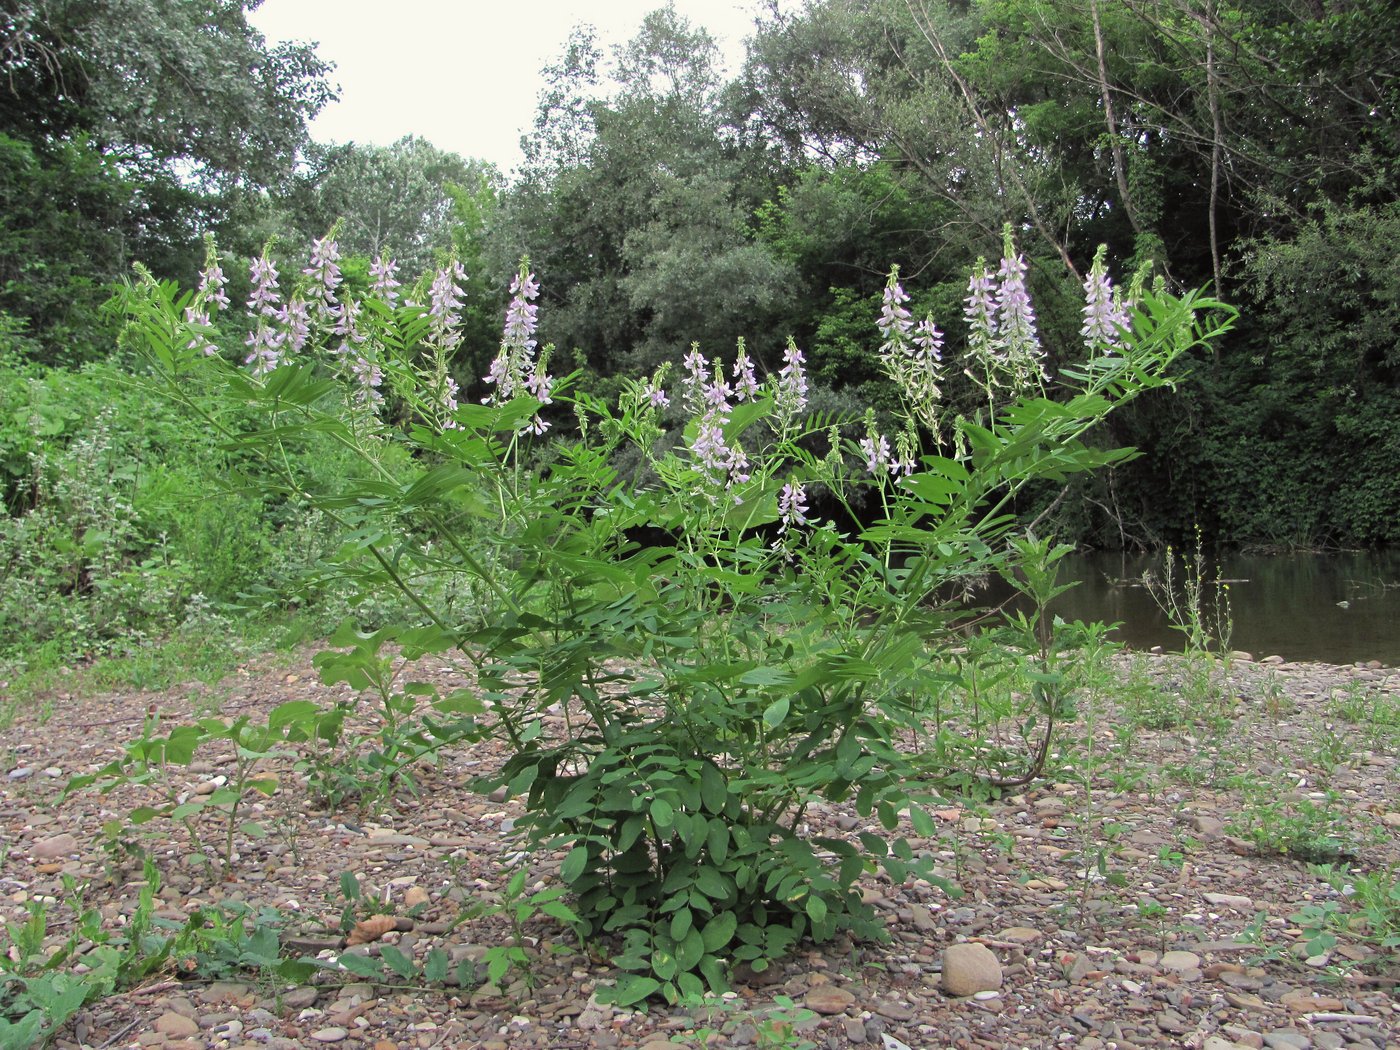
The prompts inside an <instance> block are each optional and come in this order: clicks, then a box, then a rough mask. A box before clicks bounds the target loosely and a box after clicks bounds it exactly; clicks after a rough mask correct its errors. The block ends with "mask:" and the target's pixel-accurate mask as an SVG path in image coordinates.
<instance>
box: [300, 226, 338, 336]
mask: <svg viewBox="0 0 1400 1050" xmlns="http://www.w3.org/2000/svg"><path fill="white" fill-rule="evenodd" d="M301 272H302V274H303V275H305V276H307V277H310V278H311V279H312V286H311V292H310V296H311V302H312V303H314V304H315V306H316V316H317V318H318V319H320V320H321V321H323V322H326V321H330V320H333V319H335V318H337V317H339V316H340V311H341V306H340V303H339V301H338V300H337V299H336V294H337V290H338V289H339V288H340V284H341V281H342V280H343V278H342V277H341V274H340V248H339V246H338V245H337V244H336V242H335V239H334V237H333V236H332V235H331V234H329V233H328V234H326V236H324V237H322V238H321V239H320V240H318V241H312V242H311V261H310V264H309V265H308V266H307V267H306V268H305V269H303V270H302V271H301Z"/></svg>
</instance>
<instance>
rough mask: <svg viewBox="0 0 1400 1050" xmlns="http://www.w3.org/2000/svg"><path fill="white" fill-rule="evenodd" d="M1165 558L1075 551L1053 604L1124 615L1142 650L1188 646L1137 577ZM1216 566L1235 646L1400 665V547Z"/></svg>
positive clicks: (992, 592) (1081, 614) (1121, 634)
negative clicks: (1068, 585) (1065, 585)
mask: <svg viewBox="0 0 1400 1050" xmlns="http://www.w3.org/2000/svg"><path fill="white" fill-rule="evenodd" d="M1163 561H1164V559H1163V556H1162V555H1129V554H1121V553H1104V552H1099V553H1093V554H1077V555H1069V556H1068V557H1066V558H1065V559H1064V561H1063V562H1062V565H1063V569H1062V571H1061V580H1062V582H1068V581H1070V580H1077V581H1079V583H1078V586H1076V587H1074V588H1073V589H1071V590H1070V591H1069V592H1068V593H1066V594H1064V595H1062V596H1061V597H1059V598H1058V599H1056V601H1055V603H1054V605H1053V609H1054V611H1055V612H1056V614H1058V615H1059V616H1062V617H1064V618H1065V619H1066V620H1103V621H1105V622H1107V623H1115V622H1117V623H1121V624H1122V626H1121V627H1120V628H1119V630H1118V631H1117V633H1116V634H1115V635H1114V637H1115V638H1117V639H1118V640H1119V641H1122V642H1126V643H1127V644H1128V645H1130V646H1131V647H1133V648H1135V649H1149V648H1151V647H1152V646H1155V645H1160V646H1164V647H1167V648H1173V649H1180V648H1181V646H1182V641H1183V635H1182V634H1181V633H1180V632H1178V631H1174V630H1172V628H1171V626H1170V624H1169V623H1168V622H1167V618H1166V616H1165V615H1164V614H1163V612H1162V611H1161V609H1159V608H1158V607H1157V604H1156V603H1155V602H1154V601H1153V600H1152V596H1151V595H1150V594H1149V593H1148V591H1147V589H1146V588H1145V587H1143V586H1142V584H1141V583H1140V582H1139V581H1141V579H1142V574H1143V573H1144V572H1148V571H1151V572H1153V573H1156V574H1158V575H1160V574H1161V572H1162V567H1163ZM1217 570H1218V571H1219V574H1220V575H1221V577H1222V578H1223V579H1225V580H1227V581H1229V601H1230V611H1231V620H1232V622H1233V625H1234V629H1233V635H1232V637H1231V641H1230V647H1231V648H1233V649H1242V650H1245V651H1246V652H1249V653H1252V654H1253V655H1254V656H1255V657H1256V658H1262V657H1264V656H1270V655H1275V654H1276V655H1278V656H1282V657H1283V658H1284V659H1286V660H1323V661H1326V662H1328V663H1341V664H1347V663H1354V662H1356V661H1358V660H1362V661H1365V660H1379V661H1381V662H1382V663H1384V664H1385V665H1386V666H1388V667H1395V666H1400V550H1389V551H1379V552H1344V553H1340V554H1281V555H1248V554H1227V555H1224V556H1222V557H1221V558H1220V559H1219V560H1218V561H1210V562H1209V563H1208V566H1207V575H1208V578H1209V579H1211V580H1213V579H1214V578H1215V576H1216V573H1217ZM1177 575H1178V577H1179V576H1180V575H1181V563H1180V561H1179V560H1178V563H1177ZM1210 591H1211V593H1213V591H1214V588H1213V587H1212V588H1210ZM1006 593H1007V590H1006V588H1005V584H1004V583H1002V582H1001V581H996V583H995V584H994V585H993V586H992V587H991V588H990V589H989V592H988V597H990V598H992V599H993V600H1000V598H1002V597H1004V596H1005V595H1006Z"/></svg>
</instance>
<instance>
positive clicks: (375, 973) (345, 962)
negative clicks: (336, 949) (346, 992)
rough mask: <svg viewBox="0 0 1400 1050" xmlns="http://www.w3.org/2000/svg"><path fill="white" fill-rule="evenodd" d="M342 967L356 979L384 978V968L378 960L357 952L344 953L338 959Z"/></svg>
mask: <svg viewBox="0 0 1400 1050" xmlns="http://www.w3.org/2000/svg"><path fill="white" fill-rule="evenodd" d="M336 962H338V963H339V964H340V965H341V966H343V967H344V968H345V969H347V970H349V971H350V972H351V973H353V974H354V975H355V976H356V977H369V978H372V979H374V980H379V979H380V978H381V977H383V976H384V967H383V966H382V965H381V964H380V962H379V960H378V959H371V958H369V957H368V956H365V955H357V954H356V953H355V952H342V953H341V954H340V956H339V957H338V958H337V959H336Z"/></svg>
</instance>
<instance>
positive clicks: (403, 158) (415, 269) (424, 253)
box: [293, 135, 501, 275]
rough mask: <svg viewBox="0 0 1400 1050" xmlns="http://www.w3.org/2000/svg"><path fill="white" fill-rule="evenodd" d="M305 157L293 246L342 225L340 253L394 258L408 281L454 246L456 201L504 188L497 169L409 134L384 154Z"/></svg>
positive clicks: (375, 150)
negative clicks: (296, 237) (462, 195)
mask: <svg viewBox="0 0 1400 1050" xmlns="http://www.w3.org/2000/svg"><path fill="white" fill-rule="evenodd" d="M307 154H308V156H307V169H306V170H305V171H304V172H303V173H302V174H301V175H299V176H298V179H297V182H298V192H297V194H296V195H295V198H294V200H295V204H294V205H293V210H294V211H295V213H296V214H295V219H294V221H295V225H296V226H297V228H298V233H299V240H298V243H305V242H306V241H307V240H308V239H309V238H310V237H313V236H320V235H321V234H324V233H325V231H326V230H327V229H329V228H330V226H331V224H332V223H334V222H335V221H336V220H337V219H340V220H342V225H341V228H340V235H339V243H340V248H341V251H343V252H349V253H357V254H361V255H366V256H369V257H370V258H374V257H375V256H378V255H380V254H381V253H383V254H386V255H389V256H392V257H393V258H395V259H397V261H398V263H399V267H400V269H401V270H402V272H404V273H405V274H413V275H416V274H420V273H422V272H423V271H424V270H426V269H428V267H430V266H431V265H432V264H433V263H434V261H435V258H436V256H437V255H438V254H439V253H443V252H447V251H449V250H450V249H451V248H452V247H453V230H454V225H455V218H454V209H455V207H456V205H455V204H454V195H456V194H459V193H466V194H467V196H468V197H469V198H470V199H472V200H474V201H476V200H480V201H481V202H484V201H485V200H489V199H490V198H491V197H492V196H493V195H494V194H495V193H496V192H497V191H498V190H499V188H500V185H501V178H500V175H499V174H498V173H497V171H496V169H495V167H494V166H492V165H489V164H483V163H481V162H479V161H475V160H465V159H463V158H462V157H460V156H458V155H457V154H455V153H448V152H444V151H442V150H440V149H438V148H437V147H436V146H434V145H433V144H432V143H431V142H428V141H427V140H426V139H421V138H415V137H413V136H412V135H409V136H407V137H405V138H402V139H400V140H399V141H398V142H395V143H394V144H393V145H392V146H388V147H384V146H372V145H359V144H357V143H353V142H351V143H346V144H344V145H338V146H312V147H311V148H310V149H308V151H307ZM483 193H484V194H485V195H486V197H485V198H481V197H480V195H481V194H483Z"/></svg>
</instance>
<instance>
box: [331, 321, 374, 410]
mask: <svg viewBox="0 0 1400 1050" xmlns="http://www.w3.org/2000/svg"><path fill="white" fill-rule="evenodd" d="M360 310H361V306H360V304H359V303H358V302H356V301H355V300H354V299H347V300H346V301H345V302H344V303H342V304H341V308H340V315H339V316H338V317H337V318H336V323H335V327H334V328H332V329H331V333H332V334H333V335H338V336H340V337H341V339H340V345H339V346H337V347H336V348H335V349H334V350H333V351H331V352H332V353H334V354H335V355H336V356H337V357H339V358H341V360H342V361H344V362H348V363H347V364H346V365H344V367H346V368H348V370H349V373H350V378H351V380H352V381H353V382H354V384H355V400H356V402H358V403H359V404H361V405H378V404H380V403H382V402H383V400H384V395H383V393H381V392H380V387H381V386H382V385H383V383H384V371H383V369H381V368H380V367H379V365H378V363H377V362H375V361H374V360H373V359H372V358H370V357H369V356H367V355H366V353H365V351H364V349H363V347H364V344H365V343H366V342H368V340H369V336H368V335H367V334H366V333H365V332H364V331H363V330H362V329H361V328H360Z"/></svg>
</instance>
